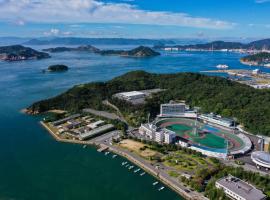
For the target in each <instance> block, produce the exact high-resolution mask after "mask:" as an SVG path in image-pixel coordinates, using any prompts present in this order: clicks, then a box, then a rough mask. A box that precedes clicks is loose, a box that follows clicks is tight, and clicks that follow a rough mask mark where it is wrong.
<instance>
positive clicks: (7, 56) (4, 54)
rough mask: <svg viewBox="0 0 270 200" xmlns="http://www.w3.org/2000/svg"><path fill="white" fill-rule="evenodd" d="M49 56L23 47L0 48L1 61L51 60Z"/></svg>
mask: <svg viewBox="0 0 270 200" xmlns="http://www.w3.org/2000/svg"><path fill="white" fill-rule="evenodd" d="M49 57H50V56H49V54H47V53H43V52H39V51H36V50H34V49H32V48H29V47H24V46H21V45H12V46H2V47H0V60H5V61H20V60H29V59H43V58H49Z"/></svg>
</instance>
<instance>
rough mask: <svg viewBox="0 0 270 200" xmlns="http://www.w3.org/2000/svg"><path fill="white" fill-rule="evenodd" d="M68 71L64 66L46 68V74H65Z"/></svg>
mask: <svg viewBox="0 0 270 200" xmlns="http://www.w3.org/2000/svg"><path fill="white" fill-rule="evenodd" d="M68 69H69V68H68V66H66V65H51V66H49V67H48V69H47V72H65V71H68Z"/></svg>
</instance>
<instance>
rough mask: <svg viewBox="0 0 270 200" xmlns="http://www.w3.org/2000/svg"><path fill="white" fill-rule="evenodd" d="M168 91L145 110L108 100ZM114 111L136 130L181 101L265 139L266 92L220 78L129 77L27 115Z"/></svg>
mask: <svg viewBox="0 0 270 200" xmlns="http://www.w3.org/2000/svg"><path fill="white" fill-rule="evenodd" d="M153 88H162V89H167V90H166V91H163V92H160V93H157V94H155V95H153V96H152V98H149V99H146V104H144V105H138V106H134V105H131V104H128V103H126V102H123V101H120V100H117V99H115V98H112V95H113V94H115V93H118V92H123V91H133V90H145V89H153ZM106 99H108V100H110V101H111V102H113V103H114V104H115V105H117V106H119V108H120V109H121V112H122V113H123V114H124V115H125V118H126V119H127V120H128V122H129V123H130V124H133V125H136V126H138V125H139V124H140V123H141V122H145V121H147V115H148V113H150V114H151V116H155V115H156V114H158V112H159V105H160V104H161V103H167V102H169V101H170V100H172V99H174V100H185V101H186V102H187V104H189V105H191V106H200V107H201V111H202V112H214V113H217V114H221V115H223V116H226V117H236V118H237V120H238V122H239V123H241V124H243V125H244V126H245V128H246V129H247V130H249V131H251V132H252V133H254V134H264V135H268V136H269V135H270V126H269V125H270V118H269V115H270V91H269V90H256V89H254V88H251V87H249V86H246V85H243V84H240V83H237V82H232V81H230V80H227V79H225V78H220V77H211V76H206V75H202V74H197V73H177V74H151V73H147V72H144V71H134V72H129V73H127V74H124V75H122V76H119V77H117V78H114V79H112V80H111V81H108V82H94V83H89V84H84V85H77V86H74V87H73V88H71V89H69V90H68V91H66V92H65V93H63V94H60V95H58V96H56V97H54V98H51V99H47V100H42V101H39V102H36V103H34V104H33V105H31V106H30V107H29V108H28V109H27V112H28V113H31V114H38V113H42V112H46V111H48V110H52V109H61V110H68V111H71V112H77V111H80V110H81V109H83V108H89V107H91V108H95V109H98V110H100V109H102V110H106V109H108V107H106V106H104V105H103V104H102V101H103V100H106Z"/></svg>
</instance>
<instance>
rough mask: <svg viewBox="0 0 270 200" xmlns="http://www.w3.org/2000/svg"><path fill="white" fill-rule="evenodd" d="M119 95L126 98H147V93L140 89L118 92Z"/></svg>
mask: <svg viewBox="0 0 270 200" xmlns="http://www.w3.org/2000/svg"><path fill="white" fill-rule="evenodd" d="M118 96H119V97H122V98H123V99H125V100H129V101H130V100H135V99H141V98H145V94H144V93H143V92H139V91H131V92H122V93H119V94H118Z"/></svg>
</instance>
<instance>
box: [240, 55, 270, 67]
mask: <svg viewBox="0 0 270 200" xmlns="http://www.w3.org/2000/svg"><path fill="white" fill-rule="evenodd" d="M240 61H241V63H243V64H246V65H255V66H257V65H264V66H267V67H269V66H270V53H267V52H260V53H257V54H253V55H248V56H245V57H243V58H241V59H240Z"/></svg>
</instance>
